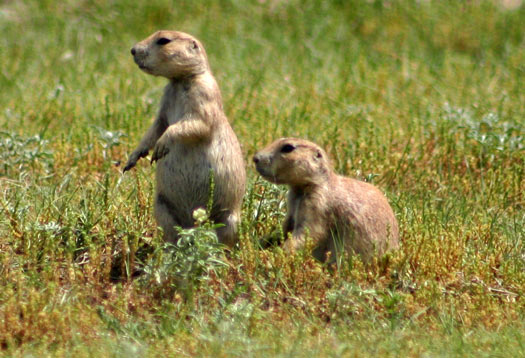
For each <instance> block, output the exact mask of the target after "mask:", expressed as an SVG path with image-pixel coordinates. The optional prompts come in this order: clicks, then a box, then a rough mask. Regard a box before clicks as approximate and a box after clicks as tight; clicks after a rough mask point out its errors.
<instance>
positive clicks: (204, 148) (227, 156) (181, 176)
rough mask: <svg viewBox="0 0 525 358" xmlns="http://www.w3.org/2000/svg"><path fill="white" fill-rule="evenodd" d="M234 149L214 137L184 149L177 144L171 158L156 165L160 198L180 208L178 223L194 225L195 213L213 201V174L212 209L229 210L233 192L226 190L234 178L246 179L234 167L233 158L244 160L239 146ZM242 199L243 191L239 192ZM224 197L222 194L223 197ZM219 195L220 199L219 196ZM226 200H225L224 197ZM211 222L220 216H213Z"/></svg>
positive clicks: (223, 140) (166, 158)
mask: <svg viewBox="0 0 525 358" xmlns="http://www.w3.org/2000/svg"><path fill="white" fill-rule="evenodd" d="M234 144H236V145H232V143H230V141H228V140H225V139H224V137H222V136H214V138H213V139H212V142H211V143H202V144H199V145H195V144H192V145H184V144H182V143H174V144H173V145H172V147H171V148H170V151H169V152H168V154H167V155H166V156H165V157H164V158H162V159H161V160H159V161H158V163H157V195H162V196H163V197H164V198H165V199H167V200H168V201H169V204H170V206H173V207H174V208H177V210H176V212H177V216H178V217H177V220H178V221H179V222H180V224H181V225H183V226H191V225H193V221H194V220H193V218H192V215H191V214H192V212H193V211H194V210H195V209H197V208H199V207H207V205H208V204H209V200H210V193H211V188H210V182H211V178H210V175H211V174H212V173H213V182H214V186H215V187H214V194H215V195H214V199H213V208H214V209H216V210H226V209H232V208H225V207H224V205H223V204H222V203H230V202H231V200H232V199H233V198H231V196H233V195H232V194H233V193H232V190H231V189H230V190H225V186H227V185H228V183H231V181H232V180H235V179H232V178H234V177H235V176H239V175H243V174H244V172H243V173H239V172H236V170H235V168H234V167H233V166H232V161H231V157H232V156H239V157H241V153H240V150H235V149H236V148H238V143H234ZM238 191H239V195H241V196H242V193H243V192H244V188H243V187H240V188H239V190H238ZM220 193H222V194H220ZM218 194H220V195H218ZM225 196H226V197H225ZM211 214H212V218H213V217H214V216H216V214H217V213H214V212H212V213H211Z"/></svg>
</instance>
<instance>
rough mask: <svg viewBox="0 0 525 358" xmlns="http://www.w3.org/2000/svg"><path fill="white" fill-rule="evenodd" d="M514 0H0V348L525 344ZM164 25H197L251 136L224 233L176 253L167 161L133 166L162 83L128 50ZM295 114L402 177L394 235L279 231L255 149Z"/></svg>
mask: <svg viewBox="0 0 525 358" xmlns="http://www.w3.org/2000/svg"><path fill="white" fill-rule="evenodd" d="M501 3H503V2H500V1H408V0H406V1H335V0H334V1H299V0H289V1H284V0H283V1H280V0H266V1H249V2H248V1H247V2H245V1H237V0H213V1H206V2H204V1H202V2H201V1H177V2H173V3H172V2H169V1H166V0H149V1H143V2H137V3H133V4H131V3H128V2H126V1H121V0H114V1H99V0H86V1H52V0H47V1H33V0H30V1H24V2H21V1H4V2H0V29H1V33H2V36H1V39H0V48H1V53H2V56H1V58H2V62H1V64H2V65H1V66H0V67H1V69H0V89H1V92H2V95H1V96H0V356H5V357H30V356H56V357H143V356H147V357H164V356H181V357H184V356H210V357H237V356H242V357H313V356H318V357H340V356H344V357H378V356H380V357H472V356H476V357H520V356H525V323H524V318H525V306H524V299H523V295H524V294H525V246H524V236H525V234H524V233H525V209H524V206H525V196H524V193H525V87H524V85H523V83H525V82H524V80H525V65H524V64H525V36H524V35H525V33H524V31H523V23H525V6H524V5H521V7H518V8H514V9H510V8H505V7H504V6H502V5H501ZM162 28H164V29H177V30H182V31H186V32H188V33H191V34H193V35H195V36H197V37H198V38H199V39H201V40H202V42H203V43H204V45H205V47H206V50H207V52H208V55H209V58H210V62H211V66H212V69H213V71H214V74H215V76H216V78H217V80H218V82H219V85H220V87H221V90H222V93H223V99H224V105H225V110H226V113H227V115H228V117H229V119H230V121H231V123H232V125H233V127H234V130H235V131H236V133H237V135H238V137H239V139H240V141H241V143H242V146H243V150H244V153H245V158H246V162H247V165H248V173H249V181H248V190H247V194H246V197H245V207H244V211H243V223H242V240H241V243H240V245H239V247H238V248H236V249H235V250H234V251H233V252H231V253H229V254H228V255H223V254H222V253H221V251H217V250H216V246H215V244H214V243H213V240H214V238H213V235H212V234H211V233H210V226H209V225H210V224H209V223H205V224H204V226H203V227H201V228H198V229H196V230H193V231H191V230H190V231H187V232H185V235H186V236H187V237H188V238H189V239H198V240H200V241H198V242H199V244H198V245H196V246H195V247H192V246H186V247H184V248H182V249H181V250H185V251H180V252H179V253H178V254H177V255H174V256H173V257H170V254H169V253H168V252H167V251H165V250H164V249H163V247H164V245H163V243H162V242H161V239H160V233H159V231H158V230H157V228H156V225H155V222H154V219H153V215H152V194H153V190H154V184H155V183H154V168H153V167H151V166H150V165H149V163H148V161H147V160H143V161H141V162H139V164H138V165H137V168H136V169H134V170H133V171H132V172H131V173H126V175H122V174H121V166H118V163H122V162H125V160H126V159H127V155H128V154H129V153H130V152H131V150H133V148H134V146H135V145H136V144H137V143H138V141H139V139H140V137H141V135H142V134H143V133H144V131H145V130H146V129H147V127H148V126H149V124H150V120H151V118H152V117H153V116H154V115H155V113H156V110H157V106H158V103H159V100H160V95H161V93H162V88H163V86H164V83H165V80H164V79H161V78H153V77H151V76H148V75H146V74H144V73H142V72H141V71H140V70H139V69H138V68H136V66H135V65H134V63H133V61H132V58H131V55H130V54H129V49H130V48H131V46H132V45H133V44H134V43H135V42H137V41H139V40H141V39H143V38H145V37H146V36H147V35H149V34H150V33H152V32H153V31H155V30H157V29H162ZM280 136H298V137H305V138H308V139H310V140H313V141H315V142H317V143H319V144H320V145H322V146H323V147H325V148H326V149H327V151H328V152H329V154H330V156H331V157H332V159H333V162H334V166H335V167H336V169H337V171H338V172H340V173H343V174H345V175H348V176H352V177H357V178H360V179H363V180H368V181H372V182H373V183H374V184H375V185H377V186H379V187H380V188H381V189H382V190H384V191H385V192H386V193H387V196H388V198H389V200H390V202H391V204H392V206H393V208H394V211H395V213H396V216H397V217H398V220H399V222H400V226H401V231H402V245H401V248H400V250H399V251H397V252H395V253H393V254H392V255H391V256H390V257H389V258H388V259H387V260H382V261H379V262H376V263H374V264H373V265H371V266H368V267H364V266H363V265H362V264H361V263H360V262H359V261H357V260H348V261H347V262H345V263H344V264H343V265H342V266H341V267H340V268H339V269H337V270H334V269H333V268H330V267H323V266H322V265H320V264H319V263H317V262H315V261H314V260H312V259H311V258H310V257H309V256H308V255H305V254H304V253H303V254H299V255H297V256H296V257H287V256H284V254H283V253H282V251H281V250H280V249H279V248H277V247H274V248H269V249H264V250H263V249H261V248H260V246H259V240H260V239H261V238H263V237H265V236H267V235H269V234H271V233H272V232H275V231H276V230H278V228H279V223H280V221H281V220H282V218H283V215H284V210H285V208H284V194H285V188H283V187H277V186H274V185H271V184H268V183H265V182H263V181H261V180H260V179H258V178H257V175H256V173H255V171H254V170H253V167H252V166H251V161H250V158H251V156H252V155H253V153H254V152H255V151H256V150H257V149H259V148H261V147H262V146H264V145H266V144H268V143H269V142H271V141H273V140H274V139H275V138H278V137H280ZM206 252H209V253H210V254H206ZM181 253H183V254H181ZM174 257H175V258H176V260H175V262H174V261H173V260H174ZM137 267H143V268H144V270H145V271H146V273H145V274H143V275H142V276H140V277H138V278H134V277H133V271H134V270H136V269H137ZM185 267H189V269H188V270H185Z"/></svg>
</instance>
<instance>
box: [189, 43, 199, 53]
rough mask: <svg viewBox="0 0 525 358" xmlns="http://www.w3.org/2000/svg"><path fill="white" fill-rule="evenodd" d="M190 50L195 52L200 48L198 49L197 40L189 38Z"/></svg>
mask: <svg viewBox="0 0 525 358" xmlns="http://www.w3.org/2000/svg"><path fill="white" fill-rule="evenodd" d="M190 50H192V51H195V52H197V51H199V50H200V49H199V44H198V43H197V41H195V40H191V42H190Z"/></svg>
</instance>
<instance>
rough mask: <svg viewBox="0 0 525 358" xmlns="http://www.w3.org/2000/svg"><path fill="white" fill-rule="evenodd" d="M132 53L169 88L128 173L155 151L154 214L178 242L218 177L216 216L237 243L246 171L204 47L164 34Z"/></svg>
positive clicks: (226, 237) (226, 238) (225, 236)
mask: <svg viewBox="0 0 525 358" xmlns="http://www.w3.org/2000/svg"><path fill="white" fill-rule="evenodd" d="M131 53H132V55H133V57H134V60H135V62H136V63H137V65H138V66H139V67H140V68H141V69H142V70H143V71H144V72H146V73H149V74H151V75H155V76H162V77H166V78H167V79H169V84H168V85H167V86H166V88H165V90H164V96H163V97H162V102H161V105H160V110H159V113H158V115H157V118H156V119H155V121H154V123H153V125H152V126H151V128H150V129H149V130H148V131H147V133H146V134H145V135H144V137H143V138H142V140H141V141H140V144H139V145H138V147H137V148H136V149H135V150H134V151H133V153H131V155H130V157H129V160H128V162H127V164H126V166H125V168H124V171H127V170H129V169H131V168H133V167H134V166H135V164H136V163H137V161H138V160H139V159H140V158H142V157H145V156H146V155H147V154H148V152H149V151H150V149H152V148H153V154H152V157H151V161H152V162H154V161H158V162H157V188H156V195H155V217H156V219H157V222H158V224H159V225H160V226H161V227H162V228H163V230H164V234H165V238H166V240H168V241H172V242H174V241H176V239H177V233H176V231H175V230H174V226H182V227H186V228H187V227H191V226H193V224H194V219H193V217H192V212H193V211H194V210H195V209H197V208H199V207H206V205H207V203H208V202H209V195H210V191H211V189H210V175H211V174H212V175H213V181H214V184H215V186H214V196H213V208H212V211H211V215H210V216H211V219H212V220H213V221H215V222H216V223H222V224H224V225H225V226H224V227H222V228H219V229H218V230H217V233H218V235H219V239H220V240H221V242H223V243H225V244H228V245H233V244H234V243H235V242H236V240H237V225H238V223H239V221H240V211H241V205H242V197H243V195H244V191H245V181H246V173H245V168H244V162H243V158H242V153H241V148H240V145H239V142H238V140H237V137H236V136H235V133H234V132H233V130H232V128H231V127H230V124H229V123H228V119H227V118H226V115H225V114H224V112H223V108H222V98H221V93H220V91H219V87H218V86H217V83H216V81H215V78H214V77H213V75H212V73H211V70H210V66H209V64H208V59H207V56H206V52H205V50H204V47H203V46H202V44H201V43H200V42H199V41H198V40H197V39H196V38H194V37H192V36H191V35H188V34H185V33H183V32H177V31H158V32H155V33H154V34H153V35H151V36H149V37H148V38H146V39H145V40H143V41H141V42H139V43H137V44H136V45H135V46H133V48H132V49H131Z"/></svg>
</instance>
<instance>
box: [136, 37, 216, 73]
mask: <svg viewBox="0 0 525 358" xmlns="http://www.w3.org/2000/svg"><path fill="white" fill-rule="evenodd" d="M131 54H132V55H133V59H134V60H135V63H136V64H137V65H138V66H139V67H140V69H141V70H143V71H144V72H146V73H149V74H150V75H154V76H162V77H166V78H169V79H176V78H182V77H187V76H193V75H197V74H200V73H203V72H205V71H207V70H208V69H209V65H208V58H207V56H206V52H205V51H204V47H203V46H202V44H201V43H200V42H199V40H197V39H196V38H194V37H193V36H191V35H188V34H186V33H184V32H179V31H165V30H162V31H157V32H155V33H154V34H153V35H151V36H149V37H148V38H146V39H145V40H142V41H140V42H138V43H137V44H135V46H133V48H132V49H131Z"/></svg>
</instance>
